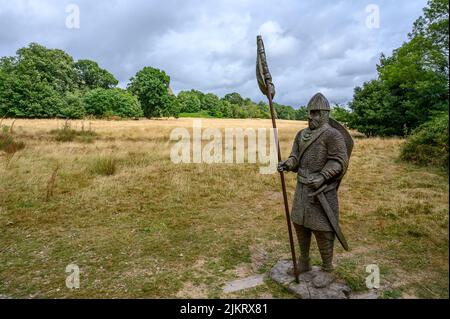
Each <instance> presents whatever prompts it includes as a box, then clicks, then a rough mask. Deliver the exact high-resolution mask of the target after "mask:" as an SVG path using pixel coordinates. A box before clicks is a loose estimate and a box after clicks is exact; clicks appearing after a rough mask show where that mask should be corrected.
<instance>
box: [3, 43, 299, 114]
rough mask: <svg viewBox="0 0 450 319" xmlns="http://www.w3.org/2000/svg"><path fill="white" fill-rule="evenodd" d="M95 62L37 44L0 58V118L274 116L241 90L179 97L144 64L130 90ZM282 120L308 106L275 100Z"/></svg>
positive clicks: (184, 93) (164, 78)
mask: <svg viewBox="0 0 450 319" xmlns="http://www.w3.org/2000/svg"><path fill="white" fill-rule="evenodd" d="M118 83H119V82H118V80H117V79H116V78H115V77H114V75H113V74H111V73H110V72H109V71H107V70H105V69H103V68H101V67H100V66H99V65H98V63H97V62H94V61H91V60H79V61H74V59H73V58H72V57H71V56H70V55H69V54H67V53H66V52H64V51H62V50H58V49H48V48H46V47H44V46H42V45H39V44H37V43H31V44H30V45H29V46H28V47H25V48H21V49H19V50H18V51H17V53H16V55H15V56H12V57H3V58H1V59H0V117H14V118H67V119H80V118H84V117H87V116H92V117H96V118H109V117H120V118H140V117H144V116H145V117H148V118H152V117H179V116H203V117H216V118H270V112H269V107H268V105H267V104H266V103H262V102H260V103H255V102H253V101H252V100H251V99H249V98H244V97H242V96H241V95H240V94H238V93H230V94H227V95H225V96H224V97H223V98H219V97H218V96H217V95H215V94H212V93H207V94H205V93H203V92H200V91H197V90H191V91H182V92H180V93H179V94H178V96H175V95H174V94H173V93H172V91H171V89H170V77H169V76H168V75H167V74H166V73H165V72H164V71H163V70H158V69H156V68H152V67H144V68H143V69H142V70H140V71H139V72H137V74H136V75H135V76H134V77H132V78H131V79H130V81H129V83H128V85H127V88H126V89H121V88H118V87H117V85H118ZM275 109H276V111H277V113H278V117H279V118H280V119H287V120H304V119H306V114H307V113H306V109H305V108H304V107H302V108H300V109H299V110H295V109H294V108H292V107H291V106H287V105H281V104H275Z"/></svg>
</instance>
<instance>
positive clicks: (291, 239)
mask: <svg viewBox="0 0 450 319" xmlns="http://www.w3.org/2000/svg"><path fill="white" fill-rule="evenodd" d="M270 85H272V83H269V81H267V80H266V86H267V87H268V88H270ZM267 98H268V99H269V106H270V114H271V115H272V126H273V132H274V136H275V143H276V146H277V153H278V162H281V148H280V140H279V139H278V129H277V121H276V115H275V108H274V107H273V101H272V93H271V91H270V89H269V90H267ZM280 179H281V189H282V191H283V199H284V211H285V213H286V222H287V226H288V232H289V244H290V246H291V254H292V263H293V264H294V276H295V281H296V282H297V283H299V278H298V269H297V258H296V257H295V246H294V236H293V235H292V224H291V217H290V212H289V203H288V197H287V191H286V180H285V178H284V172H280Z"/></svg>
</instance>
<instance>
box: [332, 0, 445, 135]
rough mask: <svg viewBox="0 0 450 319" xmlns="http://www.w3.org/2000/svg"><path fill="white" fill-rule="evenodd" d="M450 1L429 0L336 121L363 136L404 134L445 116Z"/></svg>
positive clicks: (338, 110) (357, 90)
mask: <svg viewBox="0 0 450 319" xmlns="http://www.w3.org/2000/svg"><path fill="white" fill-rule="evenodd" d="M448 10H449V1H448V0H430V1H428V4H427V6H426V7H425V8H424V10H423V15H422V16H421V17H419V18H418V19H417V20H416V21H415V22H414V25H413V29H412V32H411V33H409V34H408V41H406V42H405V43H404V44H403V45H402V46H401V47H400V48H398V49H396V50H394V51H393V53H392V55H391V56H386V55H384V54H382V55H381V57H380V61H379V64H378V65H377V71H378V77H377V78H376V79H373V80H371V81H368V82H366V83H364V84H363V85H362V86H361V87H356V88H355V91H354V96H353V100H352V101H351V102H350V103H349V104H348V107H347V108H344V107H341V108H338V109H336V110H335V114H336V116H337V118H338V119H339V120H341V121H343V122H346V123H347V124H348V126H349V127H350V128H353V129H357V130H358V131H360V132H362V133H364V134H365V135H367V136H407V135H410V134H411V133H412V132H414V130H416V129H417V128H419V127H421V126H422V125H424V124H425V123H427V122H428V121H432V120H434V119H435V118H436V117H444V118H445V117H448V108H449V78H448V76H449V69H448V67H449V58H448V54H449V33H448V27H449V19H448V18H449V11H448Z"/></svg>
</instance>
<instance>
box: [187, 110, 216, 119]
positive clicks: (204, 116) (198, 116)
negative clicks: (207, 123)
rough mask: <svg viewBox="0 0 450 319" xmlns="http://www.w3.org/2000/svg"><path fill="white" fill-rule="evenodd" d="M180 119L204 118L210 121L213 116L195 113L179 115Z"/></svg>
mask: <svg viewBox="0 0 450 319" xmlns="http://www.w3.org/2000/svg"><path fill="white" fill-rule="evenodd" d="M179 117H180V118H204V119H211V118H214V117H213V116H211V115H209V114H208V113H207V112H205V111H202V112H196V113H180V115H179Z"/></svg>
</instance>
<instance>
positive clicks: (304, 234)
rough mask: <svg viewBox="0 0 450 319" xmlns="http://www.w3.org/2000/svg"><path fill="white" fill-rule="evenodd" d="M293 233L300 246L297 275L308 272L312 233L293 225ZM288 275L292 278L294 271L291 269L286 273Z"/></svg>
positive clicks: (302, 227) (309, 268)
mask: <svg viewBox="0 0 450 319" xmlns="http://www.w3.org/2000/svg"><path fill="white" fill-rule="evenodd" d="M294 227H295V231H296V233H297V239H298V243H299V246H300V258H299V259H298V262H297V271H298V273H299V274H301V273H304V272H308V271H310V270H311V269H312V268H311V264H310V258H309V249H310V247H311V236H312V232H311V230H310V229H308V228H306V227H304V226H301V225H298V224H295V223H294ZM288 273H289V274H290V275H292V276H294V269H293V268H291V269H290V270H289V272H288Z"/></svg>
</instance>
